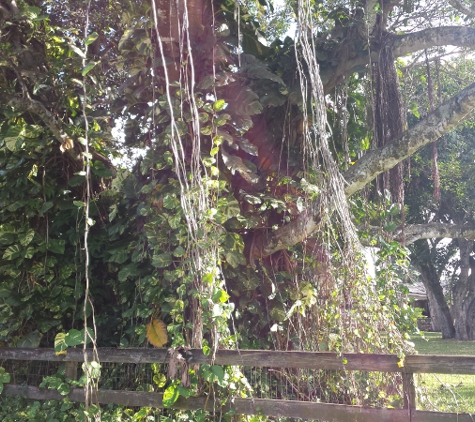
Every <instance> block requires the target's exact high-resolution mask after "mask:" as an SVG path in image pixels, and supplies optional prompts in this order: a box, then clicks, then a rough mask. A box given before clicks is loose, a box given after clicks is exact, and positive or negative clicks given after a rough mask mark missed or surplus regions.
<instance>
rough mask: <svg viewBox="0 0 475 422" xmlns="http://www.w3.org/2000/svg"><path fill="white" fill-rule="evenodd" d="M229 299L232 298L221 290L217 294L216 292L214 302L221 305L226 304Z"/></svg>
mask: <svg viewBox="0 0 475 422" xmlns="http://www.w3.org/2000/svg"><path fill="white" fill-rule="evenodd" d="M229 298H230V296H229V295H228V293H227V292H225V291H224V290H222V289H219V290H218V291H217V292H215V293H214V294H213V301H214V302H221V303H224V302H226V301H227V300H228V299H229Z"/></svg>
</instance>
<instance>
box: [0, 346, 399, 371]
mask: <svg viewBox="0 0 475 422" xmlns="http://www.w3.org/2000/svg"><path fill="white" fill-rule="evenodd" d="M98 354H99V360H100V361H101V362H123V363H160V362H166V361H167V351H166V349H113V348H99V349H98ZM91 358H92V354H91V353H90V352H89V359H91ZM186 358H187V360H188V362H189V363H196V364H203V363H208V364H209V363H211V357H210V356H205V355H204V354H203V352H202V351H201V350H199V349H192V350H189V351H187V355H186ZM0 359H17V360H48V361H64V362H82V360H83V351H82V349H68V352H67V353H66V354H64V355H59V356H56V354H55V353H54V350H53V349H13V348H0ZM398 361H399V359H398V357H397V356H394V355H376V354H375V355H364V354H358V353H348V354H345V355H344V356H338V355H337V354H336V353H327V352H295V351H292V352H283V351H263V350H239V351H237V350H218V352H217V354H216V359H215V362H214V363H215V364H216V365H240V366H253V367H281V368H282V367H283V368H305V369H335V370H361V371H381V372H399V371H401V369H400V368H399V367H398V365H397V362H398ZM344 362H346V363H344Z"/></svg>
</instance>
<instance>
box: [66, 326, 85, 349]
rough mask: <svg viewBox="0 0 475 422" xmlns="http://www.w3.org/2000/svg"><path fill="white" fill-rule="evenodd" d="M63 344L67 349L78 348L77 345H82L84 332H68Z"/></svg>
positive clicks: (73, 330)
mask: <svg viewBox="0 0 475 422" xmlns="http://www.w3.org/2000/svg"><path fill="white" fill-rule="evenodd" d="M65 342H66V344H67V345H68V346H69V347H74V346H78V345H79V344H83V343H84V330H81V331H79V330H75V329H74V328H73V329H72V330H69V332H68V334H66V337H65Z"/></svg>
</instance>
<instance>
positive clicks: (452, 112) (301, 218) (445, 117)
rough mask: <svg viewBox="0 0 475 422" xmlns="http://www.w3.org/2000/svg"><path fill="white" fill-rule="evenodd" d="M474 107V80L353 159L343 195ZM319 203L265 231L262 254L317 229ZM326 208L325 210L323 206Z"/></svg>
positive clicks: (450, 126) (449, 127)
mask: <svg viewBox="0 0 475 422" xmlns="http://www.w3.org/2000/svg"><path fill="white" fill-rule="evenodd" d="M474 109H475V83H473V84H472V85H470V86H468V87H467V88H465V89H464V90H462V91H461V92H460V93H459V94H457V95H456V96H455V97H453V98H452V99H450V100H449V101H447V102H445V103H444V104H442V105H441V106H440V107H438V108H437V109H435V110H434V111H433V112H431V113H430V114H429V115H428V116H427V117H426V118H425V119H424V120H422V121H421V122H420V123H419V124H417V125H416V126H414V127H413V128H411V129H409V130H407V131H406V132H404V133H403V134H401V135H400V136H398V137H397V138H396V139H395V140H393V141H392V142H390V143H389V144H387V145H385V146H383V147H381V148H378V149H376V150H373V151H371V152H369V153H368V154H366V155H365V156H364V157H363V158H361V159H360V160H359V161H357V162H356V164H354V165H353V166H352V167H351V168H350V169H349V170H348V171H346V172H345V173H344V174H343V176H344V178H345V180H346V182H347V187H346V189H345V194H346V196H347V197H349V196H350V195H352V194H354V193H355V192H357V191H358V190H360V189H362V188H363V187H364V186H365V185H366V184H368V183H369V182H371V181H372V180H373V179H374V178H375V177H376V176H377V175H378V174H381V173H382V172H384V171H386V170H389V169H391V168H393V167H394V166H395V165H396V164H398V163H399V162H401V161H402V160H404V159H406V158H407V157H409V156H410V155H412V154H413V153H414V152H416V151H417V150H418V149H419V148H421V147H422V146H424V145H427V144H429V143H431V142H434V141H436V140H437V139H438V138H440V137H441V136H442V135H443V134H445V133H447V132H449V131H451V130H452V129H454V128H455V127H456V126H457V124H458V123H460V121H462V120H464V119H466V118H467V117H469V115H470V112H471V111H472V110H474ZM322 212H323V211H322V210H321V204H320V201H319V199H318V198H317V199H316V200H315V201H312V202H311V203H310V204H309V206H308V208H307V209H306V210H305V211H303V212H302V213H301V214H299V215H298V216H297V218H296V219H295V220H293V221H291V222H290V223H289V224H286V225H285V226H282V227H280V228H279V229H277V230H275V231H272V232H269V233H267V235H266V237H265V239H264V242H263V254H264V255H270V254H272V253H274V252H276V251H278V250H281V249H286V248H288V247H290V246H293V245H295V244H297V243H299V242H301V241H302V240H304V239H305V238H306V237H307V236H309V235H310V234H312V233H313V232H314V231H316V230H317V228H318V224H319V223H320V221H321V215H322ZM327 212H329V210H327Z"/></svg>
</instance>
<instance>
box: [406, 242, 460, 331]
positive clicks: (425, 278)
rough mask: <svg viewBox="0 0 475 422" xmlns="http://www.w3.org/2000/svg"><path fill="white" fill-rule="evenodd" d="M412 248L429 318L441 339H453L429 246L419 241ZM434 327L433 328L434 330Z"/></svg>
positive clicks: (452, 328) (449, 316) (447, 309)
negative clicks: (423, 288)
mask: <svg viewBox="0 0 475 422" xmlns="http://www.w3.org/2000/svg"><path fill="white" fill-rule="evenodd" d="M414 247H415V255H416V256H417V259H415V261H416V262H415V263H414V265H415V267H416V268H417V269H418V271H419V272H420V274H421V281H422V283H423V284H424V287H425V289H426V292H427V297H428V299H429V306H430V310H431V316H432V317H433V318H434V317H435V318H436V323H435V326H438V328H439V329H440V331H441V332H442V338H446V339H447V338H454V337H455V327H454V323H453V318H452V315H451V312H450V309H449V306H448V304H447V301H446V300H445V295H444V291H443V289H442V286H441V284H440V276H439V274H438V273H437V271H436V269H435V267H434V265H433V264H432V257H431V255H432V254H431V250H430V248H429V245H428V244H427V241H426V240H420V241H417V242H416V243H415V244H414ZM433 310H434V311H435V313H434V314H432V311H433ZM435 326H433V327H434V328H435Z"/></svg>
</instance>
